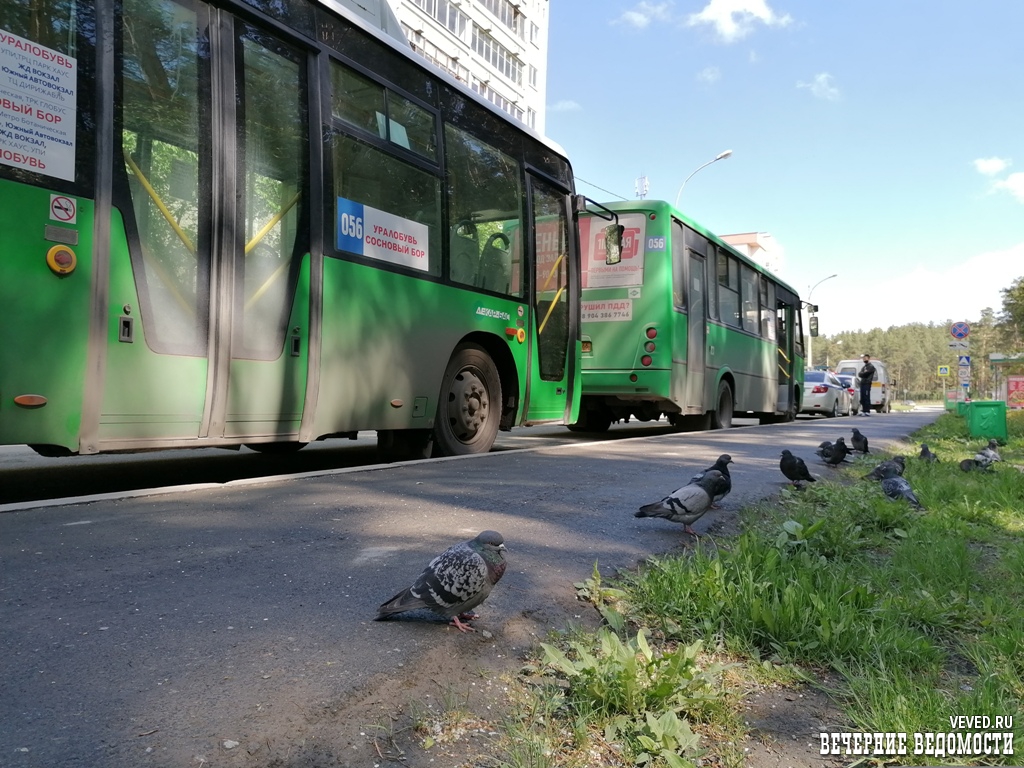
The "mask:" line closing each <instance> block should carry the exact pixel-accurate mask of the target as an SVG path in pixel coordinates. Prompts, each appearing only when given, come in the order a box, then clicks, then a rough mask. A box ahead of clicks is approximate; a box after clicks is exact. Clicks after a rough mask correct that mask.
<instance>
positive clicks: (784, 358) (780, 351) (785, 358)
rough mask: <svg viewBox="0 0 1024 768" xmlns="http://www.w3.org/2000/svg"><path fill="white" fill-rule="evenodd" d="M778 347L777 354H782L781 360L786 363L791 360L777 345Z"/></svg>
mask: <svg viewBox="0 0 1024 768" xmlns="http://www.w3.org/2000/svg"><path fill="white" fill-rule="evenodd" d="M778 349H779V354H780V355H782V359H783V360H785V361H786V362H787V363H791V362H793V361H792V360H790V359H789V357H788V356H787V355H786V353H785V352H783V351H782V347H779V348H778Z"/></svg>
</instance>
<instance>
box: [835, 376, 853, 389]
mask: <svg viewBox="0 0 1024 768" xmlns="http://www.w3.org/2000/svg"><path fill="white" fill-rule="evenodd" d="M836 378H837V379H839V381H841V382H842V383H843V386H844V387H852V386H853V376H836Z"/></svg>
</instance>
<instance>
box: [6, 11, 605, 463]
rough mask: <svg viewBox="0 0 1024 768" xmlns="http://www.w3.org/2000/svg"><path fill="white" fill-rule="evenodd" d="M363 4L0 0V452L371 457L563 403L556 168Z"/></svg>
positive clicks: (578, 204)
mask: <svg viewBox="0 0 1024 768" xmlns="http://www.w3.org/2000/svg"><path fill="white" fill-rule="evenodd" d="M370 5H372V4H370ZM381 5H382V7H383V8H384V9H386V4H381ZM367 7H369V5H367ZM377 10H378V11H379V10H380V8H378V9H377ZM369 17H370V18H371V20H370V21H368V20H367V18H362V17H359V16H356V15H354V14H352V13H350V12H349V11H347V10H344V9H343V8H342V7H341V6H340V5H339V4H337V3H333V2H330V3H328V2H316V1H315V0H244V2H243V1H242V0H5V2H4V4H3V10H2V11H0V61H2V62H3V66H2V67H0V74H2V76H0V116H2V121H0V124H2V125H3V128H2V130H0V232H3V237H2V240H0V313H2V315H0V316H2V318H3V327H4V329H5V332H6V334H5V335H6V339H5V343H4V344H3V345H2V347H0V444H27V445H30V446H32V447H33V448H35V449H36V450H37V451H38V452H40V453H42V454H44V455H67V454H92V453H99V452H107V451H135V450H152V449H159V448H187V447H200V446H224V447H237V446H239V445H243V444H244V445H249V446H251V447H252V448H254V449H257V450H265V451H275V450H276V451H287V450H295V449H297V448H300V447H302V446H303V445H305V444H307V443H308V442H310V441H314V440H320V439H324V438H327V437H343V436H344V437H354V436H355V434H356V432H357V431H359V430H376V431H377V433H378V445H379V447H380V448H381V450H382V452H383V454H384V455H385V457H386V458H400V457H415V456H426V455H430V454H431V453H433V454H434V455H453V454H465V453H476V452H483V451H487V450H489V449H490V447H491V445H492V443H493V441H494V438H495V435H496V433H497V431H498V430H499V429H510V428H512V427H513V426H517V425H529V424H537V423H542V422H554V423H571V422H573V421H575V420H576V418H577V409H578V407H579V399H580V394H581V392H580V384H579V376H580V363H579V358H580V339H579V281H580V275H579V243H578V229H577V223H576V219H577V217H578V215H579V213H580V211H582V210H584V209H585V204H586V201H585V199H584V198H582V197H581V196H577V195H575V193H574V187H573V176H572V170H571V167H570V164H569V162H568V161H567V159H566V157H565V155H564V153H563V152H562V151H561V150H560V149H559V148H558V147H556V146H554V145H553V144H552V143H550V142H548V141H546V140H544V139H543V138H541V137H540V136H538V135H537V134H535V133H533V132H532V131H530V130H529V129H527V128H526V127H525V126H523V125H522V124H519V123H517V122H515V121H513V120H512V119H511V118H510V117H508V116H507V115H505V114H504V113H502V112H500V111H499V110H497V109H496V108H494V107H493V106H491V105H490V104H489V103H488V102H487V101H485V100H484V99H482V98H480V97H479V96H478V95H477V94H475V93H473V92H472V91H469V90H467V89H466V88H465V87H463V86H462V85H460V84H459V83H458V82H456V81H455V80H454V79H453V78H450V77H449V76H448V75H447V74H445V73H442V72H441V71H440V70H437V69H435V68H433V67H432V66H430V65H427V64H426V63H425V62H424V60H422V59H420V58H418V57H417V56H416V54H415V53H414V52H412V50H411V49H410V48H409V47H408V45H407V44H404V41H402V40H396V39H394V38H393V37H390V36H388V35H387V34H385V33H384V32H383V31H382V28H383V27H384V26H386V25H383V24H380V23H378V24H376V25H374V24H373V23H371V21H372V14H369ZM392 21H393V17H392ZM396 28H397V27H396ZM538 223H539V224H540V226H539V227H538ZM614 234H615V233H614V231H610V232H609V235H610V237H612V238H613V239H614Z"/></svg>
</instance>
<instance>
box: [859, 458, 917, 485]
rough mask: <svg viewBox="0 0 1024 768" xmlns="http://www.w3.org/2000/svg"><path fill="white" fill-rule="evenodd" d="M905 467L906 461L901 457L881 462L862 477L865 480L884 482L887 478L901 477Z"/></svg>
mask: <svg viewBox="0 0 1024 768" xmlns="http://www.w3.org/2000/svg"><path fill="white" fill-rule="evenodd" d="M906 467H907V460H906V459H904V458H903V457H902V456H896V457H894V458H892V459H888V460H886V461H883V462H882V463H881V464H878V465H877V466H876V467H875V468H874V469H872V470H871V471H870V472H868V473H867V474H866V475H864V479H865V480H885V479H886V478H887V477H901V476H902V475H903V470H905V469H906Z"/></svg>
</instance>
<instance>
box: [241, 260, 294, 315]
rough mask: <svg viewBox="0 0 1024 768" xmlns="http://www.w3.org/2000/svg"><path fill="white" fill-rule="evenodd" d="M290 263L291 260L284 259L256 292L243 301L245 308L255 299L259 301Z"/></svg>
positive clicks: (254, 301)
mask: <svg viewBox="0 0 1024 768" xmlns="http://www.w3.org/2000/svg"><path fill="white" fill-rule="evenodd" d="M290 263H291V262H288V261H286V262H284V263H283V264H282V265H281V266H280V267H278V268H277V269H275V270H274V273H273V274H272V275H271V276H270V277H268V278H267V279H266V281H265V282H264V283H263V285H261V286H260V287H259V289H258V290H257V291H256V293H254V294H253V295H252V296H250V297H249V300H248V301H246V302H245V308H246V309H247V310H248V309H250V308H251V307H252V305H253V304H255V303H256V302H257V301H259V300H260V298H261V297H262V296H263V294H264V293H266V292H267V291H269V290H270V286H271V285H272V284H273V282H274V281H275V280H277V278H278V277H280V276H281V273H282V272H284V271H285V270H286V269H287V268H288V266H289V265H290Z"/></svg>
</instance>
